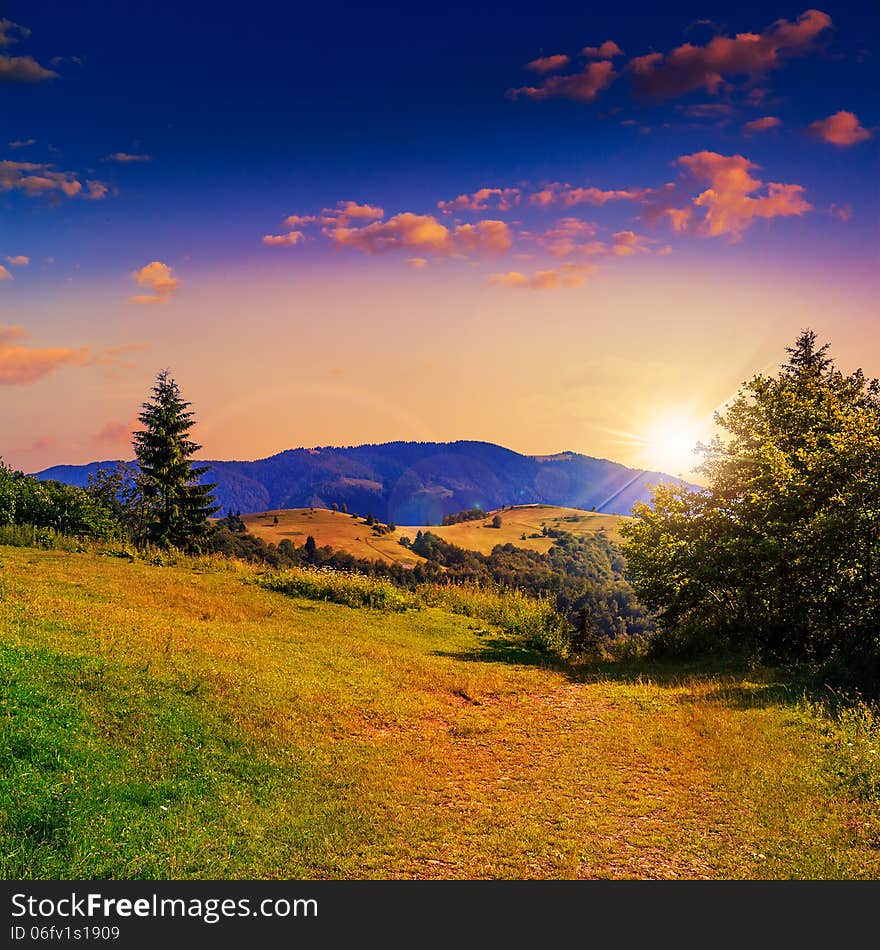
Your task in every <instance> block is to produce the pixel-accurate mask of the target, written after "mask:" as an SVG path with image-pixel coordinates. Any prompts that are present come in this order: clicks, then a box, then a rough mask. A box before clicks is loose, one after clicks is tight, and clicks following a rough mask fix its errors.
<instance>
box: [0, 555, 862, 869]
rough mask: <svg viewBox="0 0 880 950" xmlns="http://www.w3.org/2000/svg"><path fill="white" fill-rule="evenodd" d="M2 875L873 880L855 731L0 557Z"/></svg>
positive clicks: (733, 696) (795, 700)
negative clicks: (814, 878)
mask: <svg viewBox="0 0 880 950" xmlns="http://www.w3.org/2000/svg"><path fill="white" fill-rule="evenodd" d="M0 563H2V567H0V759H2V768H0V819H2V833H0V874H2V876H3V877H5V878H18V877H25V878H27V877H66V878H94V877H105V876H107V877H129V878H132V877H200V878H226V877H232V878H235V877H256V878H261V877H288V878H289V877H319V878H324V877H368V878H369V877H403V878H412V877H419V878H421V877H517V878H518V877H539V878H542V877H566V878H569V877H648V878H669V877H687V878H701V877H754V876H757V877H772V878H787V877H877V876H878V875H880V820H878V814H877V796H878V795H880V786H878V782H877V776H878V774H880V773H878V772H877V770H876V765H875V764H876V757H877V753H878V750H877V746H878V736H877V730H876V722H875V720H873V719H871V717H870V716H869V715H868V714H867V713H865V714H858V713H853V714H852V717H851V719H850V721H848V722H847V723H844V724H840V723H837V722H832V721H831V720H830V719H828V718H827V717H826V716H825V715H824V714H823V713H822V712H821V710H819V709H818V708H817V707H815V706H811V705H808V704H806V703H805V702H803V701H801V700H800V699H799V696H798V691H797V690H796V689H793V688H788V687H786V686H785V685H784V683H782V682H780V681H777V680H776V679H775V678H774V677H773V676H772V675H771V674H770V673H768V672H761V671H756V672H752V673H750V674H733V673H728V674H725V675H719V674H718V673H717V672H715V673H713V672H710V671H706V670H703V671H700V670H691V671H687V670H686V669H683V668H681V667H678V668H665V667H653V668H650V667H642V668H636V667H628V666H625V665H620V664H617V665H615V664H608V665H606V666H603V667H598V668H592V669H587V670H581V671H577V670H573V669H571V668H568V667H564V666H555V667H554V666H550V665H546V664H542V662H541V661H540V660H539V658H538V656H537V655H536V654H533V653H531V652H529V651H527V650H525V649H523V648H522V647H521V646H520V645H518V644H517V643H516V642H515V641H513V640H511V639H508V638H505V637H504V636H503V635H502V634H501V633H500V631H499V630H498V629H497V628H494V627H492V626H491V625H489V624H486V623H485V622H478V621H475V620H473V619H471V618H467V617H463V616H454V615H452V614H449V613H446V612H444V611H443V610H441V609H438V608H426V609H422V610H410V611H406V612H379V611H373V610H368V609H352V608H349V607H345V606H341V605H336V604H329V603H316V602H313V601H308V600H302V599H298V598H296V597H291V596H287V595H284V594H281V593H275V592H272V591H268V590H265V589H262V588H261V587H259V586H258V585H255V584H253V583H247V581H248V580H250V579H251V578H252V575H249V574H248V572H247V571H246V570H245V569H243V568H236V567H234V566H232V565H230V566H229V567H228V568H226V569H223V568H222V567H219V566H218V567H217V568H215V569H213V570H212V569H209V568H205V567H200V568H198V569H197V567H196V564H194V565H190V566H183V567H153V566H150V565H149V564H146V563H144V562H141V561H135V562H129V561H126V560H122V559H118V558H113V557H100V556H97V555H95V554H67V553H63V552H58V551H40V550H35V549H28V548H0Z"/></svg>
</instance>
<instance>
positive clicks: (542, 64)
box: [526, 53, 571, 76]
mask: <svg viewBox="0 0 880 950" xmlns="http://www.w3.org/2000/svg"><path fill="white" fill-rule="evenodd" d="M570 62H571V57H570V56H566V55H565V54H564V53H556V55H555V56H539V57H538V59H533V60H532V61H531V62H530V63H526V69H530V70H531V71H532V72H533V73H540V74H541V75H542V76H543V75H545V74H546V73H555V72H557V71H558V70H560V69H565V67H566V66H567V65H568V64H569V63H570Z"/></svg>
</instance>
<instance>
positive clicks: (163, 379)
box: [134, 370, 218, 550]
mask: <svg viewBox="0 0 880 950" xmlns="http://www.w3.org/2000/svg"><path fill="white" fill-rule="evenodd" d="M190 405H191V404H190V403H189V402H187V401H186V400H185V399H184V398H183V397H182V396H181V394H180V388H179V387H178V385H177V383H176V382H175V381H174V379H172V378H171V376H170V374H169V373H168V371H167V370H163V371H162V372H161V373H159V375H158V376H157V378H156V384H155V385H154V386H153V389H152V398H151V399H150V400H148V401H147V402H145V403H144V404H143V407H142V411H141V413H140V415H139V417H138V418H139V420H140V422H141V424H142V426H143V429H142V430H141V431H138V432H135V433H134V447H135V453H136V455H137V458H138V464H139V468H140V477H141V492H142V495H143V499H144V502H145V504H146V507H147V511H148V520H147V523H146V526H145V527H146V535H147V539H148V540H149V541H151V542H152V543H154V544H157V545H160V546H171V547H179V548H182V549H184V550H192V549H197V548H199V547H200V545H201V543H202V542H203V541H204V539H205V537H206V536H207V533H208V530H209V524H208V520H207V519H208V517H209V516H210V515H212V514H213V513H214V512H215V511H217V510H218V508H217V506H216V505H215V504H214V503H213V497H212V492H213V490H214V488H216V485H207V484H201V483H200V481H199V479H200V478H201V476H202V475H204V474H205V473H206V472H207V471H208V468H207V466H198V465H194V464H193V462H192V458H193V456H194V455H195V453H196V452H198V451H199V449H200V448H201V446H200V445H197V444H196V443H195V442H193V441H192V440H191V439H190V438H189V432H190V430H191V429H192V427H193V425H195V420H194V413H193V412H192V411H191V410H190V408H189V407H190Z"/></svg>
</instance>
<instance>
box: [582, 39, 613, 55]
mask: <svg viewBox="0 0 880 950" xmlns="http://www.w3.org/2000/svg"><path fill="white" fill-rule="evenodd" d="M581 56H586V57H587V59H612V58H613V57H614V56H623V50H622V49H621V48H620V47H619V46H618V45H617V43H615V42H614V41H613V40H605V42H604V43H603V44H602V45H601V46H585V47H584V48H583V49H582V50H581Z"/></svg>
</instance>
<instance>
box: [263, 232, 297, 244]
mask: <svg viewBox="0 0 880 950" xmlns="http://www.w3.org/2000/svg"><path fill="white" fill-rule="evenodd" d="M304 237H305V235H304V234H303V233H302V231H288V232H287V234H264V235H263V244H266V245H268V246H269V247H277V246H283V245H287V246H292V245H294V244H299V242H300V241H301V240H302V239H303V238H304Z"/></svg>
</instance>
